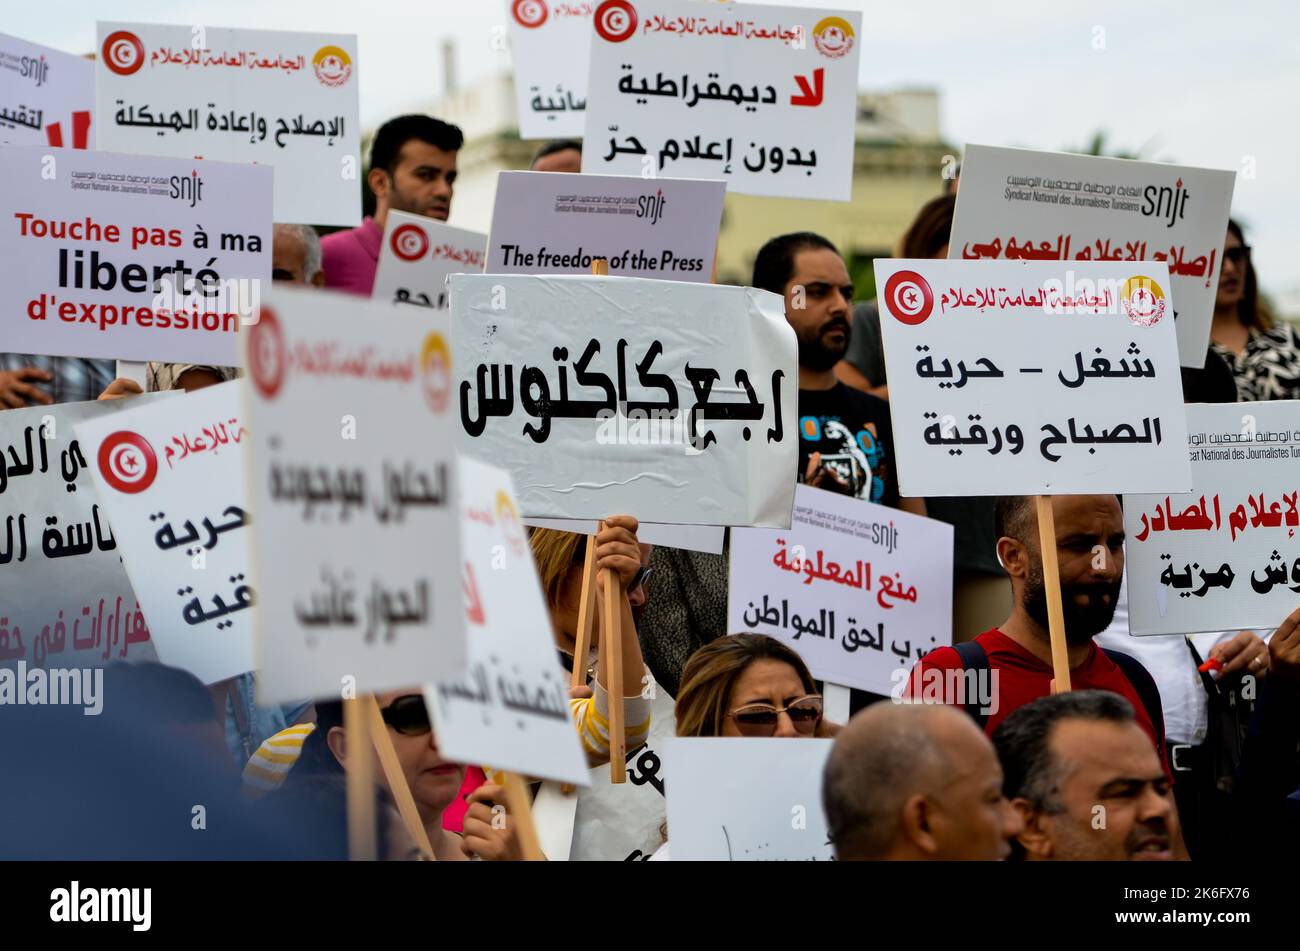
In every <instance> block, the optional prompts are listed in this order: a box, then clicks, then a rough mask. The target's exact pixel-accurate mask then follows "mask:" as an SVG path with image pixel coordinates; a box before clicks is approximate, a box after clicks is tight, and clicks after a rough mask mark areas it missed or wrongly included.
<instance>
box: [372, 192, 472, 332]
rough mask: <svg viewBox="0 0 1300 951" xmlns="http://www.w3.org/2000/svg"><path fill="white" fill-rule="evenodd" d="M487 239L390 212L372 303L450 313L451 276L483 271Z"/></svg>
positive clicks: (407, 214) (405, 214)
mask: <svg viewBox="0 0 1300 951" xmlns="http://www.w3.org/2000/svg"><path fill="white" fill-rule="evenodd" d="M486 252H487V235H485V234H483V233H482V232H479V231H466V230H465V229H464V228H453V227H451V226H450V225H446V224H443V223H442V222H441V221H435V220H434V219H432V218H426V217H425V216H424V215H412V214H409V213H407V212H405V211H390V212H389V213H388V224H387V225H386V227H385V231H384V240H383V243H382V244H381V245H380V247H379V269H378V270H377V271H376V273H375V286H374V289H373V290H372V291H371V292H370V298H371V300H374V301H378V302H381V303H390V304H408V305H410V306H413V307H429V308H432V309H434V310H446V309H447V275H448V274H463V273H468V274H478V273H481V272H482V270H483V260H484V257H485V255H486Z"/></svg>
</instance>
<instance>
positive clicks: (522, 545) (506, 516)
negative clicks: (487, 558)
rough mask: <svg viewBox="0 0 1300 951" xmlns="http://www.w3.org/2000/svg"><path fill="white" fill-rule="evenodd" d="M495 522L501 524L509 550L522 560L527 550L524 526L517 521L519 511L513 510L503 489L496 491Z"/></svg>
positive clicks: (509, 499) (511, 501)
mask: <svg viewBox="0 0 1300 951" xmlns="http://www.w3.org/2000/svg"><path fill="white" fill-rule="evenodd" d="M497 520H498V521H500V522H501V531H502V533H503V534H504V535H505V536H506V541H507V542H509V544H510V550H511V551H512V552H514V553H515V555H517V556H518V557H521V558H522V557H523V555H524V553H525V552H526V551H527V550H528V547H527V542H526V541H525V539H524V526H523V524H522V523H521V522H520V521H519V510H518V509H517V508H515V503H514V500H513V499H511V498H510V494H509V493H508V492H506V490H505V489H497Z"/></svg>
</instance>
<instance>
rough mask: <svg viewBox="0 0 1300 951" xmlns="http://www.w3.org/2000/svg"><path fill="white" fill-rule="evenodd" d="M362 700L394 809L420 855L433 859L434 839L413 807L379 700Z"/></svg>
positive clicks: (412, 800) (430, 860) (369, 697)
mask: <svg viewBox="0 0 1300 951" xmlns="http://www.w3.org/2000/svg"><path fill="white" fill-rule="evenodd" d="M365 704H366V719H367V720H369V721H370V736H371V739H373V740H374V743H375V752H376V753H377V754H378V755H379V766H380V768H381V769H382V770H383V771H384V778H385V779H386V780H388V791H389V792H390V793H391V794H392V796H393V801H394V802H396V803H397V812H398V814H399V815H400V816H401V817H402V823H403V825H405V826H406V831H407V832H408V833H409V834H410V836H411V838H412V840H414V842H415V844H416V845H417V846H419V849H420V855H421V857H422V858H424V859H425V860H426V861H429V862H432V861H434V854H433V843H432V842H430V841H429V833H428V832H427V831H426V830H425V828H424V822H423V821H422V820H421V819H420V810H419V809H418V808H416V805H415V797H414V796H412V795H411V787H410V785H408V784H407V782H406V774H405V773H404V772H402V764H401V763H400V762H398V759H397V750H395V749H393V738H392V737H390V736H389V735H388V727H387V726H385V725H384V718H383V715H382V714H380V712H379V704H378V703H376V702H375V698H374V696H373V695H367V696H366V699H365Z"/></svg>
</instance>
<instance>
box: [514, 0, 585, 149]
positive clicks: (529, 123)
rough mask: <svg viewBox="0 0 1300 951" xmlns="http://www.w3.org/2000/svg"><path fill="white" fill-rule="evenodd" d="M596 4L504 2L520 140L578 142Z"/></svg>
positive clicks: (531, 0) (541, 0)
mask: <svg viewBox="0 0 1300 951" xmlns="http://www.w3.org/2000/svg"><path fill="white" fill-rule="evenodd" d="M598 2H599V0H585V2H574V3H557V2H556V0H505V3H506V5H507V6H508V7H509V8H510V19H509V21H508V22H509V24H510V55H511V58H512V59H513V60H514V67H515V105H516V109H517V110H518V112H519V137H520V138H521V139H580V138H582V126H583V120H584V118H585V117H586V108H587V68H588V65H589V63H590V61H591V36H592V31H591V12H592V10H593V9H594V8H595V7H596V4H597V3H598Z"/></svg>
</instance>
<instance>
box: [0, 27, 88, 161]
mask: <svg viewBox="0 0 1300 951" xmlns="http://www.w3.org/2000/svg"><path fill="white" fill-rule="evenodd" d="M94 102H95V64H94V63H92V62H91V61H90V60H88V59H82V58H81V57H80V56H73V55H72V54H71V53H64V52H63V51H62V50H56V49H51V48H50V47H48V46H40V45H38V44H36V43H28V42H27V41H26V40H20V39H19V38H18V37H16V36H9V35H8V34H5V33H0V143H3V144H6V145H43V146H47V147H54V148H59V147H67V148H77V149H85V148H89V147H90V119H91V107H92V106H93V105H94Z"/></svg>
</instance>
